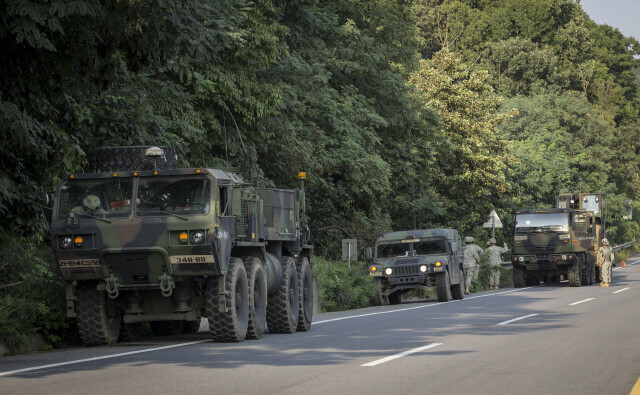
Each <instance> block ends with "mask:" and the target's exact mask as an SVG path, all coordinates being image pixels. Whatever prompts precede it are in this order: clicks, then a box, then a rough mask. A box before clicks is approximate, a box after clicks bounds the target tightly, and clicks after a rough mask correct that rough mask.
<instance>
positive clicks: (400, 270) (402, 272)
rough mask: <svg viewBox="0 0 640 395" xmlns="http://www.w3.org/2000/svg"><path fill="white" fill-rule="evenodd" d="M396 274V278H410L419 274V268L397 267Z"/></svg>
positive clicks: (411, 266) (412, 266)
mask: <svg viewBox="0 0 640 395" xmlns="http://www.w3.org/2000/svg"><path fill="white" fill-rule="evenodd" d="M394 273H395V275H396V276H410V275H412V274H418V266H414V265H410V266H396V267H395V270H394Z"/></svg>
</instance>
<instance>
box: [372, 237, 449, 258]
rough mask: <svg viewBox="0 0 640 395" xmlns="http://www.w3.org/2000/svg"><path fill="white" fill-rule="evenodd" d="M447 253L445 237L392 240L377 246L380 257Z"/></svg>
mask: <svg viewBox="0 0 640 395" xmlns="http://www.w3.org/2000/svg"><path fill="white" fill-rule="evenodd" d="M442 254H447V241H446V240H445V239H429V240H420V239H416V240H415V241H411V242H406V243H403V242H391V243H388V244H380V245H378V248H377V257H378V258H397V257H407V256H421V255H442Z"/></svg>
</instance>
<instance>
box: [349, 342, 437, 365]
mask: <svg viewBox="0 0 640 395" xmlns="http://www.w3.org/2000/svg"><path fill="white" fill-rule="evenodd" d="M440 345H442V343H431V344H427V345H426V346H422V347H418V348H414V349H413V350H408V351H404V352H401V353H400V354H395V355H391V356H388V357H385V358H381V359H378V360H375V361H373V362H369V363H365V364H363V365H360V366H376V365H380V364H381V363H385V362H389V361H393V360H394V359H398V358H401V357H404V356H407V355H409V354H414V353H417V352H420V351H424V350H428V349H430V348H433V347H438V346H440Z"/></svg>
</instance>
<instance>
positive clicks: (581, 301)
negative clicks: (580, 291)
mask: <svg viewBox="0 0 640 395" xmlns="http://www.w3.org/2000/svg"><path fill="white" fill-rule="evenodd" d="M594 299H595V298H588V299H582V300H579V301H577V302H573V303H569V306H575V305H577V304H580V303H584V302H588V301H590V300H594Z"/></svg>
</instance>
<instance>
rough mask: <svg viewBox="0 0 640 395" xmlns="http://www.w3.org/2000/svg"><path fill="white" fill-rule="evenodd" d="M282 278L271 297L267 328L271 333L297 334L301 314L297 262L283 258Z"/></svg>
mask: <svg viewBox="0 0 640 395" xmlns="http://www.w3.org/2000/svg"><path fill="white" fill-rule="evenodd" d="M281 263H282V278H280V283H279V284H278V288H276V290H275V291H273V293H272V294H271V295H269V302H268V303H267V327H268V328H269V333H295V332H296V330H297V329H298V318H299V315H300V314H299V313H300V289H299V287H298V273H297V271H296V261H295V260H294V259H293V258H291V257H288V256H283V257H282V262H281Z"/></svg>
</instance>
